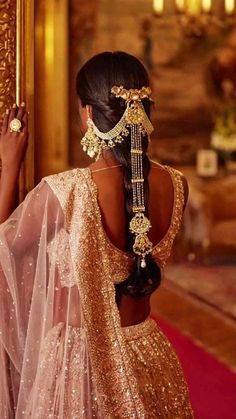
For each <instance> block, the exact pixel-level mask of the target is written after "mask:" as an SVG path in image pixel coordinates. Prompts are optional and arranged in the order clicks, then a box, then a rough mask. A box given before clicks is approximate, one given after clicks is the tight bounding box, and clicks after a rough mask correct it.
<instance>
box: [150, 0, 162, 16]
mask: <svg viewBox="0 0 236 419" xmlns="http://www.w3.org/2000/svg"><path fill="white" fill-rule="evenodd" d="M153 9H154V12H155V13H158V14H161V13H163V10H164V0H154V1H153Z"/></svg>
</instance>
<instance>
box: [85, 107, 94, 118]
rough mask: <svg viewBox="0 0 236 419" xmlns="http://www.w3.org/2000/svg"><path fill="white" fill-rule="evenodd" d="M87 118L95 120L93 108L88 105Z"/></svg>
mask: <svg viewBox="0 0 236 419" xmlns="http://www.w3.org/2000/svg"><path fill="white" fill-rule="evenodd" d="M86 111H87V116H88V118H90V119H93V108H92V106H91V105H86Z"/></svg>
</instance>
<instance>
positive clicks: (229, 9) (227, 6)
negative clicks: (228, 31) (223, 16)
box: [225, 0, 235, 15]
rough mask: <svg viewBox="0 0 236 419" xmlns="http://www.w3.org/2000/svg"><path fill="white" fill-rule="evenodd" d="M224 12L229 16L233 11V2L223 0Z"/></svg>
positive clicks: (233, 0) (231, 0)
mask: <svg viewBox="0 0 236 419" xmlns="http://www.w3.org/2000/svg"><path fill="white" fill-rule="evenodd" d="M225 11H226V13H227V14H228V15H231V14H232V13H234V11H235V0H225Z"/></svg>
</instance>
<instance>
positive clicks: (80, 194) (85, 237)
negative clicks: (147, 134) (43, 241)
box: [45, 166, 184, 286]
mask: <svg viewBox="0 0 236 419" xmlns="http://www.w3.org/2000/svg"><path fill="white" fill-rule="evenodd" d="M165 169H166V170H167V171H168V172H169V173H170V175H171V178H172V181H173V186H174V204H173V211H172V217H171V222H170V226H169V229H168V231H167V233H166V234H165V236H164V237H163V238H162V240H161V241H160V242H159V243H158V244H157V245H156V246H155V247H154V248H153V251H152V255H153V257H154V259H155V260H156V262H157V263H158V264H159V266H160V267H161V268H163V267H164V265H165V263H166V262H167V260H168V258H169V256H170V254H171V249H172V246H173V242H174V239H175V236H176V234H177V233H178V231H179V228H180V225H181V220H182V215H183V205H184V193H183V183H182V180H181V173H180V172H178V171H177V170H175V169H173V168H170V167H168V166H165ZM45 181H46V182H47V183H48V184H49V186H50V187H51V189H52V190H53V191H54V193H55V194H56V196H57V198H58V200H59V202H60V204H61V207H62V209H63V211H64V214H65V220H66V226H65V229H63V230H61V232H60V233H59V234H58V238H57V239H58V240H59V243H60V251H59V253H60V254H59V253H58V255H57V265H58V269H59V270H60V272H61V273H62V275H61V277H62V278H63V280H62V286H73V285H74V278H73V272H72V268H71V264H69V265H68V266H66V265H67V264H65V262H64V261H65V260H68V261H69V260H70V259H71V257H70V247H69V244H68V240H67V239H68V237H67V235H70V234H71V232H72V230H73V223H71V219H72V218H73V219H74V218H75V217H74V212H76V214H77V217H76V220H77V221H76V222H78V223H79V224H80V226H81V228H80V229H79V231H81V240H79V243H80V246H81V248H80V252H81V257H87V258H90V259H91V263H92V261H93V263H95V261H96V263H99V261H97V260H96V259H97V258H96V255H93V254H91V252H90V248H91V247H90V240H94V239H95V238H96V240H97V246H99V248H100V249H101V248H102V249H103V261H102V263H106V272H109V277H110V278H111V281H112V282H114V283H119V282H121V281H123V280H124V279H125V278H127V276H128V273H129V271H130V268H131V266H132V264H133V261H134V255H133V254H132V253H127V252H124V251H122V250H120V249H118V248H117V247H116V246H114V245H113V244H112V243H111V241H110V240H109V238H108V236H107V234H106V232H105V230H104V228H103V224H102V217H101V212H100V208H99V205H98V191H97V186H96V184H95V183H94V181H93V179H92V176H91V171H90V169H89V168H85V169H73V170H70V171H67V172H63V173H60V174H57V175H52V176H49V177H47V178H45ZM75 198H76V199H75ZM72 214H73V217H72ZM65 243H67V244H65ZM48 251H49V253H50V252H51V250H50V245H49V247H48ZM101 268H102V267H101Z"/></svg>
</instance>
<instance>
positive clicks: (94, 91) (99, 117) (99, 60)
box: [76, 51, 161, 301]
mask: <svg viewBox="0 0 236 419" xmlns="http://www.w3.org/2000/svg"><path fill="white" fill-rule="evenodd" d="M114 85H116V86H123V87H124V88H126V89H141V88H142V87H143V86H149V78H148V74H147V71H146V69H145V68H144V66H143V65H142V63H141V62H140V61H139V60H138V59H137V58H135V57H133V56H132V55H130V54H127V53H125V52H119V51H118V52H103V53H101V54H98V55H96V56H94V57H93V58H91V59H90V60H89V61H87V62H86V63H85V64H84V66H83V67H82V68H81V69H80V70H79V72H78V75H77V78H76V90H77V94H78V96H79V98H80V100H81V104H82V106H83V107H85V106H86V105H91V106H92V109H93V121H94V123H95V125H96V126H97V127H98V129H99V130H100V131H102V132H107V131H110V130H111V129H112V128H113V127H114V126H115V125H116V124H117V122H118V121H119V120H120V118H121V117H122V115H123V113H124V111H125V108H126V102H125V101H124V100H123V99H122V98H116V97H115V96H114V95H113V94H112V93H111V88H112V87H113V86H114ZM142 103H143V106H144V109H145V111H146V113H147V115H148V117H149V116H150V110H151V109H150V108H151V102H150V101H149V100H148V99H143V100H142ZM130 140H131V138H130V135H129V136H128V137H127V138H126V139H125V141H123V142H122V143H120V144H117V145H116V146H115V147H113V148H111V152H112V153H113V156H114V158H115V160H116V161H117V162H118V163H120V164H121V165H122V168H123V173H124V193H125V212H126V231H127V237H128V240H127V248H126V251H133V244H134V236H133V234H132V233H131V232H130V231H129V222H130V220H131V219H132V218H133V210H132V208H133V195H132V183H131V178H132V173H131V155H130V147H131V144H130ZM142 149H143V177H144V199H145V208H146V212H145V215H146V216H147V217H148V199H149V183H148V176H149V172H150V160H149V157H148V155H147V150H148V136H145V137H144V138H143V139H142ZM160 281H161V272H160V267H159V266H158V264H157V263H156V262H155V261H154V259H153V258H152V255H151V254H149V255H147V256H146V267H145V268H142V267H141V257H140V256H138V255H136V256H135V261H134V265H133V267H132V271H131V273H130V275H129V277H128V278H126V279H124V281H123V282H122V283H121V284H119V285H116V292H117V301H119V299H120V297H121V295H122V294H125V295H130V296H132V297H135V298H139V297H144V296H147V295H150V294H151V293H152V292H153V291H154V290H155V289H156V288H157V287H158V286H159V285H160Z"/></svg>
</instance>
